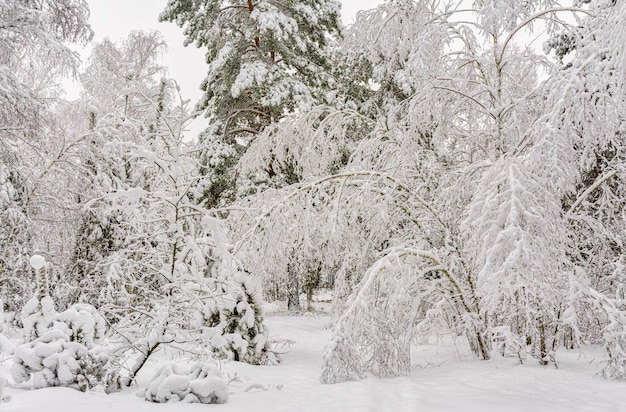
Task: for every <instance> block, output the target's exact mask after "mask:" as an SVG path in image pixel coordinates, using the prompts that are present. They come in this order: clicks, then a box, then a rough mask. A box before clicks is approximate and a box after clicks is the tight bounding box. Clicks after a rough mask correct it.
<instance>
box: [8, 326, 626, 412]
mask: <svg viewBox="0 0 626 412" xmlns="http://www.w3.org/2000/svg"><path fill="white" fill-rule="evenodd" d="M267 324H268V325H269V327H270V329H271V331H272V333H271V334H272V335H273V336H274V337H280V338H284V339H286V340H291V341H293V342H292V344H291V347H290V349H289V352H288V353H287V354H286V355H284V356H283V361H282V363H281V364H280V365H278V366H250V365H246V364H242V363H238V362H225V363H222V365H221V369H222V371H223V372H224V375H225V376H226V379H228V380H230V383H229V385H228V386H229V391H230V399H229V400H228V402H227V403H226V404H222V405H202V404H183V403H180V402H175V403H169V404H154V403H150V402H146V401H144V400H143V399H142V398H140V397H138V396H136V395H135V393H136V392H137V388H131V389H129V390H126V391H124V392H121V393H115V394H111V395H106V394H104V393H97V392H88V393H81V392H78V391H76V390H73V389H67V388H48V389H40V390H26V389H19V388H15V387H7V388H6V389H5V396H6V395H8V396H10V397H11V399H10V400H9V401H8V402H6V403H3V404H2V405H0V411H20V412H30V411H40V412H41V411H45V412H61V411H62V412H75V411H76V412H78V411H80V412H110V411H115V412H125V411H132V412H148V411H150V412H153V411H177V412H178V411H180V412H185V411H201V410H202V411H204V410H209V409H214V410H218V411H223V412H226V411H237V412H241V411H255V412H265V411H268V412H269V411H272V412H274V411H297V412H305V411H311V412H313V411H316V412H319V411H322V412H332V411H342V412H347V411H466V412H467V411H481V412H484V411H507V412H514V411H568V412H569V411H589V412H596V411H626V383H620V382H613V381H607V380H603V379H600V378H597V377H594V371H596V370H597V368H598V366H599V365H598V362H599V359H600V355H601V353H600V351H599V350H597V349H596V348H585V349H584V351H578V350H577V351H571V352H563V353H560V354H559V368H558V369H556V368H554V367H553V366H548V367H541V366H539V365H538V364H537V362H536V361H534V360H533V359H529V360H528V361H527V362H526V363H525V364H523V365H519V364H518V362H516V360H515V359H502V358H499V359H495V360H492V361H489V362H484V361H478V360H475V359H474V358H472V357H471V356H470V355H467V351H466V349H465V346H464V345H463V343H462V341H461V340H459V342H457V343H454V342H449V343H446V344H436V343H433V344H430V345H425V346H416V347H415V348H414V350H413V356H412V362H413V365H414V368H413V371H412V373H411V374H410V375H409V376H406V377H399V378H387V379H379V378H376V377H373V376H370V377H369V378H367V379H365V380H362V381H359V382H348V383H342V384H336V385H322V384H321V383H319V376H320V365H321V356H322V351H323V349H324V346H325V344H326V343H327V342H328V340H329V339H330V332H329V331H328V330H327V328H326V326H327V324H328V318H327V317H325V316H319V317H310V316H309V317H307V316H303V317H295V316H282V315H276V316H270V317H269V318H267ZM444 341H446V339H444ZM158 365H159V361H158V360H153V361H152V363H151V364H150V365H149V368H148V370H146V372H145V373H144V376H143V377H142V378H143V379H147V378H148V377H149V376H147V375H149V374H150V372H151V371H153V370H154V369H156V368H157V367H158ZM6 367H7V365H6V362H5V364H4V365H3V368H6ZM5 372H6V371H5ZM6 375H7V374H6V373H5V376H6Z"/></svg>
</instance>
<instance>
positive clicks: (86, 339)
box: [52, 303, 105, 349]
mask: <svg viewBox="0 0 626 412" xmlns="http://www.w3.org/2000/svg"><path fill="white" fill-rule="evenodd" d="M52 328H53V329H58V330H61V331H63V332H64V333H65V334H66V335H67V336H69V337H70V340H71V341H72V342H78V343H80V344H83V345H85V347H87V349H91V348H93V347H94V346H95V345H96V344H98V343H100V341H101V340H102V338H103V337H104V332H105V320H104V318H103V317H102V315H100V314H99V313H98V312H97V310H96V308H94V307H93V306H91V305H89V304H86V303H77V304H75V305H72V306H70V307H69V308H67V310H65V311H63V312H61V313H58V314H57V315H55V316H54V317H53V319H52Z"/></svg>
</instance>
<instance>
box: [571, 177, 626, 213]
mask: <svg viewBox="0 0 626 412" xmlns="http://www.w3.org/2000/svg"><path fill="white" fill-rule="evenodd" d="M617 174H618V171H617V170H611V171H610V172H608V173H606V174H604V175H602V176H599V177H598V178H597V179H596V181H595V182H593V184H592V185H591V186H589V187H588V188H587V189H586V190H585V191H584V192H583V193H582V194H581V195H580V196H578V199H576V201H575V202H574V204H572V206H571V207H570V208H569V210H568V211H567V212H566V213H565V216H566V217H568V218H571V216H572V214H573V213H574V211H575V210H576V209H577V208H578V207H579V206H580V205H581V203H582V202H583V201H584V200H585V199H586V198H587V197H588V196H589V195H590V194H591V193H593V191H594V190H596V189H597V188H599V187H600V186H602V184H603V183H604V182H606V181H607V180H609V179H610V178H612V177H613V176H615V175H617Z"/></svg>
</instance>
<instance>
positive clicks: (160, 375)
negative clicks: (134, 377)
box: [143, 363, 228, 403]
mask: <svg viewBox="0 0 626 412" xmlns="http://www.w3.org/2000/svg"><path fill="white" fill-rule="evenodd" d="M143 396H144V397H145V399H146V400H147V401H150V402H158V403H163V402H169V401H183V402H189V403H225V402H226V401H227V400H228V388H227V386H226V383H225V382H224V381H223V380H222V378H221V377H220V376H219V371H218V370H217V369H216V368H215V367H213V366H211V365H207V364H202V363H196V364H194V365H191V366H187V365H176V364H169V365H165V366H163V367H161V368H160V369H159V370H157V372H156V373H155V375H154V377H153V378H152V381H151V382H150V384H149V385H148V387H147V388H146V390H145V392H144V393H143Z"/></svg>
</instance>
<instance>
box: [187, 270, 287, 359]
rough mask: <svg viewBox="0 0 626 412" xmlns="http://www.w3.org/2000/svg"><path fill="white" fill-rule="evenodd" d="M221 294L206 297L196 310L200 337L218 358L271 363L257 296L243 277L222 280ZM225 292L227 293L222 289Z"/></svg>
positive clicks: (271, 355) (270, 354) (273, 357)
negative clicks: (214, 297) (202, 329)
mask: <svg viewBox="0 0 626 412" xmlns="http://www.w3.org/2000/svg"><path fill="white" fill-rule="evenodd" d="M222 288H223V289H224V292H225V293H224V294H223V297H219V298H216V299H212V300H208V301H207V302H206V303H205V305H204V307H203V308H202V310H201V311H200V312H199V320H200V324H201V327H202V328H204V339H205V341H206V342H207V343H209V345H210V346H211V348H212V351H213V353H214V354H216V355H217V356H218V357H220V358H228V359H233V360H235V361H242V362H247V363H251V364H256V365H259V364H273V363H276V362H277V359H276V357H275V356H274V355H273V353H272V352H271V351H269V343H268V333H267V330H266V328H265V327H264V324H263V317H262V314H261V308H260V300H259V297H258V296H256V295H255V294H254V292H251V290H250V289H249V288H248V287H247V285H246V282H245V280H244V279H235V282H227V283H224V284H223V286H222ZM226 292H228V293H226Z"/></svg>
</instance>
